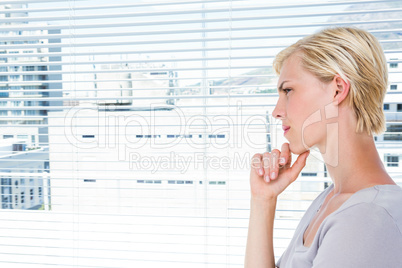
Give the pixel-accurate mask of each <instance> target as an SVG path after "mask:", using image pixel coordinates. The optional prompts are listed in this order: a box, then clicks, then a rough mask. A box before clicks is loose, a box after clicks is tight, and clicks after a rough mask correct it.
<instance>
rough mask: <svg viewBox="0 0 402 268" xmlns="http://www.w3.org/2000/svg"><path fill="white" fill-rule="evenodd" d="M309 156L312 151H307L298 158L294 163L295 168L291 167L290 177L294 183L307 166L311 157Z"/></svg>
mask: <svg viewBox="0 0 402 268" xmlns="http://www.w3.org/2000/svg"><path fill="white" fill-rule="evenodd" d="M309 154H310V151H306V152H304V153H302V154H300V155H299V156H298V157H297V159H296V161H295V162H294V164H293V166H292V167H291V169H290V176H291V178H292V180H293V181H294V180H296V178H297V176H299V174H300V172H301V171H302V169H303V168H304V166H305V165H306V160H307V157H308V156H309Z"/></svg>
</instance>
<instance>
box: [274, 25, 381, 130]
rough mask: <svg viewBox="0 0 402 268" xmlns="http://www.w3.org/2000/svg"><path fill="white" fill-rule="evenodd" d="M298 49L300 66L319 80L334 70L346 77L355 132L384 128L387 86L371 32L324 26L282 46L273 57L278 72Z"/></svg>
mask: <svg viewBox="0 0 402 268" xmlns="http://www.w3.org/2000/svg"><path fill="white" fill-rule="evenodd" d="M295 52H301V53H300V57H301V62H302V65H303V67H304V68H305V69H306V70H308V71H310V72H311V73H313V74H314V75H315V76H316V77H317V78H318V79H320V80H321V81H322V82H324V83H325V82H330V81H332V80H333V79H334V76H335V75H336V74H339V75H340V76H341V77H342V78H343V79H344V80H345V81H349V83H350V89H349V95H348V98H349V104H350V105H351V106H352V107H353V110H354V112H355V114H356V117H357V127H356V132H363V131H367V132H368V134H369V135H371V134H372V133H375V134H380V133H381V132H383V131H384V130H385V116H384V111H383V101H384V97H385V94H386V92H387V86H388V70H387V62H386V59H385V55H384V52H383V50H382V48H381V45H380V43H379V42H378V40H377V39H376V38H375V37H374V36H373V35H372V34H370V33H368V32H366V31H364V30H361V29H357V28H350V27H337V28H327V29H324V30H321V31H320V32H318V33H316V34H313V35H310V36H306V37H304V38H303V39H301V40H299V41H298V42H296V43H295V44H293V45H291V46H290V47H287V48H285V49H284V50H282V51H281V52H280V53H279V54H278V55H277V56H276V58H275V60H274V64H273V66H274V69H275V72H276V73H277V74H278V75H279V73H280V70H281V68H282V66H283V63H284V62H285V60H286V59H288V58H289V57H290V56H291V55H293V54H294V53H295Z"/></svg>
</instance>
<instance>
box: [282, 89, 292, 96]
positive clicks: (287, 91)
mask: <svg viewBox="0 0 402 268" xmlns="http://www.w3.org/2000/svg"><path fill="white" fill-rule="evenodd" d="M290 91H292V89H290V88H284V89H283V92H285V94H286V95H288V94H289V92H290Z"/></svg>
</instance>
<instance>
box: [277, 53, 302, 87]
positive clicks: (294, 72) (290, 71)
mask: <svg viewBox="0 0 402 268" xmlns="http://www.w3.org/2000/svg"><path fill="white" fill-rule="evenodd" d="M305 72H306V71H305V70H304V68H303V67H302V62H301V57H300V55H298V54H296V53H295V54H293V55H291V56H290V57H289V58H287V59H286V60H285V61H284V62H283V65H282V68H281V72H280V75H279V79H278V85H280V84H281V83H282V81H285V80H286V81H287V80H298V79H300V78H302V77H303V75H304V74H305Z"/></svg>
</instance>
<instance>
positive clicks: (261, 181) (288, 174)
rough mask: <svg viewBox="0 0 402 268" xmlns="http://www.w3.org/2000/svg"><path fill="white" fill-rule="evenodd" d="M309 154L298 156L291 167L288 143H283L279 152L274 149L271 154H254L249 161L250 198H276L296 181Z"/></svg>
mask: <svg viewBox="0 0 402 268" xmlns="http://www.w3.org/2000/svg"><path fill="white" fill-rule="evenodd" d="M309 154H310V151H306V152H304V153H302V154H301V155H299V156H298V157H297V160H296V161H295V163H294V164H293V166H290V165H291V163H292V155H291V153H290V149H289V143H284V144H283V145H282V148H281V151H279V150H277V149H275V150H272V152H271V153H268V152H265V153H264V154H255V155H254V156H253V158H252V160H251V172H250V186H251V196H252V197H254V198H259V199H273V198H277V197H278V195H279V194H280V193H282V192H283V191H284V190H285V189H286V188H287V187H288V186H289V185H290V184H291V183H292V182H294V181H295V180H296V178H297V177H298V175H299V173H300V172H301V170H302V169H303V168H304V166H305V165H306V159H307V156H308V155H309Z"/></svg>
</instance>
